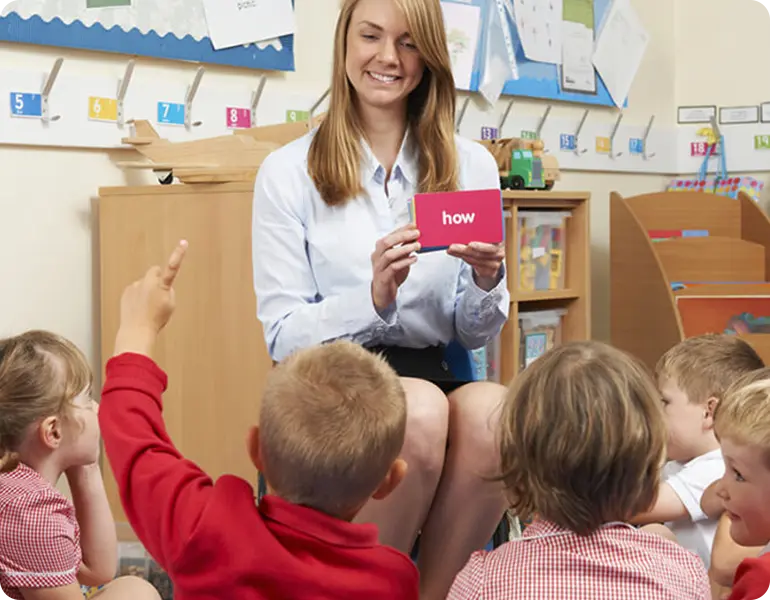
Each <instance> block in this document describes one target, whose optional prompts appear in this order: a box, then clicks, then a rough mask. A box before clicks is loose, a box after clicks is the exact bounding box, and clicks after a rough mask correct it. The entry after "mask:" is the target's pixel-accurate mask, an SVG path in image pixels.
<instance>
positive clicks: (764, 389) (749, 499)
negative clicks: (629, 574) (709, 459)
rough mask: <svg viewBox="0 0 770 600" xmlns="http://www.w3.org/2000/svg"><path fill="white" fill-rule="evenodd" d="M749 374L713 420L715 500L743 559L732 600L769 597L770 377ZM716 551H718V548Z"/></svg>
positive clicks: (730, 392) (727, 396) (763, 371)
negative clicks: (721, 467)
mask: <svg viewBox="0 0 770 600" xmlns="http://www.w3.org/2000/svg"><path fill="white" fill-rule="evenodd" d="M768 375H769V373H768V370H767V369H761V370H759V371H757V372H756V373H753V374H752V373H749V374H748V375H745V376H744V377H742V378H741V379H740V380H738V381H737V382H736V383H735V385H734V386H732V387H731V388H730V389H729V390H728V392H727V393H726V394H725V397H724V399H723V400H722V401H721V402H720V403H719V404H718V406H717V409H716V411H715V415H714V430H715V433H716V435H717V437H718V438H719V441H720V443H721V445H722V456H723V458H724V461H725V474H724V476H723V477H722V479H721V480H720V481H719V483H718V484H717V494H718V496H719V497H720V499H721V500H722V504H723V507H724V512H725V514H726V515H727V517H728V518H729V519H730V538H731V539H732V541H733V542H734V544H735V545H734V546H733V547H734V548H738V549H741V548H742V551H743V552H746V551H748V549H749V548H751V547H756V548H755V550H753V551H750V552H751V554H755V553H758V556H752V557H751V558H745V559H744V560H743V561H742V562H741V563H740V565H739V566H738V569H737V571H736V573H735V579H734V581H733V588H732V593H731V594H730V596H729V599H730V600H757V599H759V598H766V597H770V553H769V552H768V550H770V545H768V542H770V509H769V508H768V498H770V377H768ZM715 549H716V547H715Z"/></svg>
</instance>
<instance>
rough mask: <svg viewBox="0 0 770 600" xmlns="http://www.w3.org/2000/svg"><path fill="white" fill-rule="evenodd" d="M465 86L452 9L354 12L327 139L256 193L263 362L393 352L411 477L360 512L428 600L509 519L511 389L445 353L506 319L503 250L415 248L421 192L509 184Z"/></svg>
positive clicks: (391, 4) (404, 4)
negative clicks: (461, 116) (502, 445)
mask: <svg viewBox="0 0 770 600" xmlns="http://www.w3.org/2000/svg"><path fill="white" fill-rule="evenodd" d="M455 95H456V93H455V84H454V79H453V77H452V69H451V63H450V59H449V53H448V50H447V39H446V32H445V30H444V25H443V16H442V10H441V6H440V3H439V0H345V1H344V2H343V4H342V8H341V12H340V16H339V20H338V23H337V28H336V33H335V38H334V62H333V73H332V86H331V95H330V107H329V111H328V113H327V116H326V118H325V119H324V120H323V122H322V123H321V125H320V126H319V127H318V129H317V130H315V131H313V132H311V133H309V134H307V135H305V136H304V137H302V138H300V139H298V140H295V141H294V142H291V143H290V144H288V145H286V146H284V147H282V148H280V149H278V150H276V151H275V152H273V153H272V154H271V155H270V156H268V157H267V159H266V160H265V161H264V162H263V164H262V165H261V167H260V169H259V172H258V175H257V180H256V183H255V190H254V210H253V240H252V245H253V265H254V287H255V291H256V295H257V302H258V306H259V308H258V317H259V319H260V321H261V322H262V324H263V327H264V332H265V339H266V342H267V346H268V350H269V352H270V355H271V356H272V358H273V360H275V361H281V360H283V359H284V358H286V357H287V356H288V355H289V354H291V353H292V352H294V351H296V350H298V349H300V348H305V347H308V346H312V345H315V344H320V343H324V342H328V341H331V340H335V339H340V338H345V339H349V340H352V341H354V342H357V343H359V344H361V345H363V346H364V347H366V348H369V349H371V350H372V351H374V352H381V353H382V354H383V355H384V356H385V357H386V358H387V359H388V361H389V362H390V364H391V365H392V366H393V368H394V369H395V370H396V371H397V372H398V374H399V375H400V376H401V377H402V381H403V385H404V389H405V391H406V398H407V413H408V417H407V428H406V429H407V433H406V442H405V445H404V449H403V454H402V456H403V458H404V459H405V460H406V462H407V464H408V470H407V475H406V477H405V479H404V481H403V483H402V484H401V485H400V486H399V487H398V489H396V490H395V491H394V493H393V494H392V495H391V496H389V497H388V498H387V499H385V500H382V501H371V502H370V503H369V504H368V505H367V506H366V507H365V508H364V510H363V511H362V512H361V514H360V515H359V516H358V518H357V520H358V521H361V522H372V523H375V524H376V525H377V526H378V527H379V530H380V539H381V541H382V543H384V544H388V545H391V546H393V547H395V548H397V549H399V550H401V551H403V552H406V553H408V552H410V550H411V548H412V547H413V545H414V543H415V540H416V538H417V535H418V534H419V535H420V545H419V569H420V574H421V598H422V599H423V600H430V599H433V598H435V599H439V598H445V596H446V593H447V591H448V589H449V587H450V586H451V584H452V581H453V579H454V577H455V575H456V574H457V572H458V571H459V570H460V569H461V568H462V566H463V565H464V564H465V562H466V561H467V559H468V557H469V555H470V553H471V552H472V551H474V550H476V549H478V548H481V547H483V546H484V545H485V544H486V543H487V542H488V540H489V539H490V538H491V536H492V533H493V532H494V530H495V528H496V525H497V524H498V522H499V521H500V519H501V516H502V514H503V512H504V509H505V505H506V503H505V498H504V496H503V492H502V487H501V486H499V485H498V484H495V483H489V482H488V481H487V480H486V477H488V476H490V475H494V474H496V473H497V469H498V461H497V455H498V453H497V448H496V445H495V436H494V426H495V422H496V413H495V410H496V408H497V407H498V405H499V403H500V402H501V400H502V397H503V394H504V388H503V387H502V386H500V385H497V384H494V383H490V382H471V383H468V382H463V381H457V380H456V379H455V378H454V376H453V375H452V373H451V372H450V370H449V368H448V365H447V364H446V362H445V358H444V349H445V347H446V345H447V344H448V343H449V342H451V341H453V340H457V341H459V342H460V343H461V344H462V345H463V346H464V347H465V348H469V349H472V348H479V347H481V346H483V345H484V344H485V343H487V342H488V341H489V340H490V339H492V338H494V337H495V336H496V335H497V334H498V333H499V332H500V330H501V329H502V327H503V325H504V324H505V322H506V320H507V318H508V308H509V303H510V298H509V294H508V290H507V287H506V277H505V269H504V265H503V258H504V249H503V247H502V246H497V245H490V244H483V243H477V242H474V243H471V244H468V245H454V246H452V247H450V248H449V249H448V250H447V251H446V252H431V253H426V254H415V252H416V251H417V250H418V249H419V247H420V246H419V244H420V241H419V232H418V231H417V230H416V229H415V228H414V227H413V226H412V225H410V224H409V220H410V217H409V209H408V201H409V199H410V198H411V197H412V196H413V195H414V194H415V193H416V192H435V191H454V190H474V189H490V188H497V189H499V187H500V182H499V174H498V170H497V164H496V161H495V159H494V158H493V157H492V155H491V154H490V153H489V152H488V151H487V150H486V149H485V148H483V147H482V146H481V145H480V144H477V143H476V142H472V141H470V140H465V139H463V138H460V137H458V136H456V135H455V126H454V119H455Z"/></svg>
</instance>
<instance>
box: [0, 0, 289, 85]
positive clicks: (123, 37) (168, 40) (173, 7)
mask: <svg viewBox="0 0 770 600" xmlns="http://www.w3.org/2000/svg"><path fill="white" fill-rule="evenodd" d="M222 1H223V2H224V1H225V0H222ZM0 41H7V42H21V43H26V44H39V45H44V46H56V47H63V48H77V49H82V50H95V51H100V52H115V53H119V54H130V55H137V56H148V57H155V58H164V59H170V60H182V61H194V62H200V63H204V64H206V63H208V64H220V65H228V66H235V67H245V68H251V69H264V70H274V71H293V70H294V36H293V35H282V36H280V37H276V38H273V39H265V40H262V41H258V42H256V43H249V44H241V45H238V46H234V47H229V48H223V49H220V50H216V49H215V48H214V44H212V41H211V39H210V37H209V24H208V23H207V21H206V12H205V2H204V0H163V1H160V0H13V1H12V2H10V3H9V4H8V5H7V6H6V7H5V8H4V9H2V11H0Z"/></svg>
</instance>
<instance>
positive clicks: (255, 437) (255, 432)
mask: <svg viewBox="0 0 770 600" xmlns="http://www.w3.org/2000/svg"><path fill="white" fill-rule="evenodd" d="M246 445H247V449H248V451H249V458H250V459H251V462H252V463H253V464H254V466H255V467H256V468H257V471H262V454H261V453H260V451H259V426H258V425H254V427H252V428H251V429H249V436H248V439H247V441H246Z"/></svg>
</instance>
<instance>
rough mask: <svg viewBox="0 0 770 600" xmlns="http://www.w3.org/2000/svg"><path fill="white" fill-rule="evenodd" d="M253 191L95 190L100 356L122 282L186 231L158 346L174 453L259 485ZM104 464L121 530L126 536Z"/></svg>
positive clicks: (105, 353)
mask: <svg viewBox="0 0 770 600" xmlns="http://www.w3.org/2000/svg"><path fill="white" fill-rule="evenodd" d="M252 190H253V184H251V183H226V184H219V185H216V184H197V185H169V186H160V185H155V186H140V187H117V188H102V189H101V190H99V195H100V197H99V204H98V211H99V227H100V232H99V237H100V266H101V269H100V270H101V340H102V342H101V353H102V361H103V363H104V362H106V360H107V359H108V358H109V357H110V356H112V352H113V345H114V340H115V333H116V330H117V327H118V322H119V314H120V313H119V309H120V296H121V294H122V291H123V289H124V287H125V286H126V285H127V284H129V283H130V282H131V281H133V280H134V279H136V278H138V277H140V276H141V275H143V274H144V272H145V270H146V269H147V268H148V266H149V265H151V264H162V262H163V261H164V260H165V259H166V257H167V256H168V254H169V253H170V252H171V250H173V248H174V246H175V244H176V243H177V242H178V241H179V240H180V239H183V238H184V239H187V240H188V241H189V243H190V247H189V251H188V255H187V257H186V259H185V264H184V267H183V270H182V272H181V273H180V275H179V278H178V279H177V282H176V284H175V288H176V293H177V308H176V312H175V313H174V316H173V317H172V319H171V321H170V323H169V325H168V327H167V328H166V330H165V331H164V332H163V333H162V335H161V338H160V341H159V344H158V347H157V352H156V354H155V358H156V360H157V362H158V363H159V364H160V366H161V367H162V368H163V369H164V370H165V371H166V372H167V373H168V376H169V386H168V391H167V392H166V394H165V395H164V417H165V421H166V425H167V428H168V431H169V434H170V435H171V438H172V439H173V441H174V443H175V444H176V445H177V447H178V448H179V449H180V451H181V452H182V453H183V454H184V455H185V456H186V457H188V458H190V459H191V460H193V461H195V462H196V463H198V464H199V465H200V466H201V467H202V468H203V469H204V470H205V471H206V472H207V473H208V474H209V475H211V476H212V477H213V478H217V477H218V476H220V475H222V474H223V473H233V474H236V475H239V476H241V477H244V478H245V479H247V480H249V481H252V482H253V483H254V485H255V486H256V483H257V472H256V470H255V468H254V467H253V465H252V464H251V462H250V461H249V458H248V455H247V452H246V435H247V431H248V428H249V427H250V426H251V425H254V424H256V423H257V419H258V416H259V399H260V398H261V395H262V389H263V385H264V382H265V378H266V376H267V373H268V371H269V370H270V368H271V366H272V362H271V360H270V357H269V356H268V354H267V350H266V348H265V342H264V337H263V334H262V328H261V326H260V324H259V321H258V319H257V316H256V300H255V295H254V291H253V288H252V272H251V203H252V194H253V191H252ZM104 466H105V482H106V487H107V493H108V496H109V500H110V505H111V507H112V510H113V514H114V515H115V520H116V521H117V522H118V524H119V529H118V530H119V533H120V536H121V537H122V538H124V539H131V537H132V534H131V532H130V528H129V527H128V526H127V525H126V524H125V523H124V522H125V515H124V513H123V511H122V509H121V506H120V499H119V497H118V490H117V487H116V485H115V481H114V478H113V476H112V473H111V472H110V471H109V468H108V466H107V461H106V460H104Z"/></svg>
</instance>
